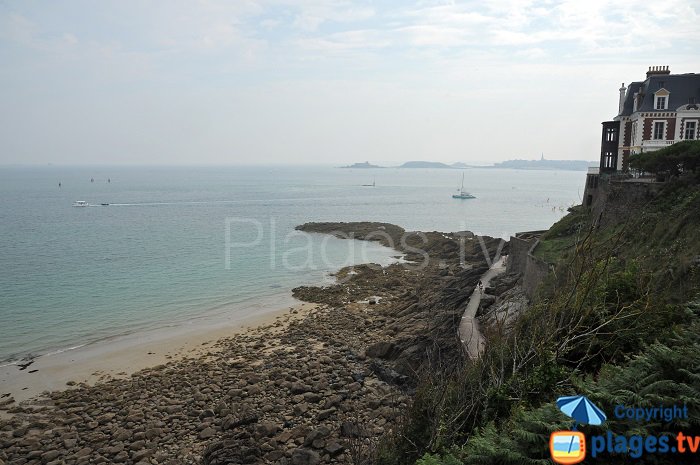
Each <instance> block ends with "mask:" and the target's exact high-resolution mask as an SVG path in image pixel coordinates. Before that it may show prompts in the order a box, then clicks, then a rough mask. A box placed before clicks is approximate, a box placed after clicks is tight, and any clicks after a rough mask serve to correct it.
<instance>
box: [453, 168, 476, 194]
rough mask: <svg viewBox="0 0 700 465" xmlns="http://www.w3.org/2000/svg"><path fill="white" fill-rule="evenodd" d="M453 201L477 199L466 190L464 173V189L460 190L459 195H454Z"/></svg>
mask: <svg viewBox="0 0 700 465" xmlns="http://www.w3.org/2000/svg"><path fill="white" fill-rule="evenodd" d="M452 198H453V199H475V198H476V197H474V196H473V195H471V194H470V193H469V192H467V191H465V190H464V172H462V187H460V188H459V194H453V195H452Z"/></svg>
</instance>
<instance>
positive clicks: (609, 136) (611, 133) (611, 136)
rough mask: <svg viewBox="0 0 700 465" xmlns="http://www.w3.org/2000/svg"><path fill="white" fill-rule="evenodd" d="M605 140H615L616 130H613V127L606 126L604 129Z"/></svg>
mask: <svg viewBox="0 0 700 465" xmlns="http://www.w3.org/2000/svg"><path fill="white" fill-rule="evenodd" d="M605 140H606V141H607V142H615V141H617V131H616V130H615V128H607V129H606V130H605Z"/></svg>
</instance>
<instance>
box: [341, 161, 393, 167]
mask: <svg viewBox="0 0 700 465" xmlns="http://www.w3.org/2000/svg"><path fill="white" fill-rule="evenodd" d="M341 168H361V169H367V168H384V166H379V165H373V164H371V163H370V162H368V161H366V162H364V163H354V164H352V165H348V166H341Z"/></svg>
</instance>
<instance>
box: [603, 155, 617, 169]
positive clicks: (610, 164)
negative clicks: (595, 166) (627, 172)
mask: <svg viewBox="0 0 700 465" xmlns="http://www.w3.org/2000/svg"><path fill="white" fill-rule="evenodd" d="M603 168H615V163H614V160H613V153H612V152H605V156H604V157H603Z"/></svg>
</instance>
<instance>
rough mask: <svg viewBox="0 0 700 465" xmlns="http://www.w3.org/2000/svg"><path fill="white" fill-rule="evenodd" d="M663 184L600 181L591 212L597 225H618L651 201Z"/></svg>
mask: <svg viewBox="0 0 700 465" xmlns="http://www.w3.org/2000/svg"><path fill="white" fill-rule="evenodd" d="M663 185H664V184H663V183H658V182H651V181H650V180H639V179H625V180H615V179H605V180H603V179H601V182H600V184H599V186H598V189H597V190H596V192H595V193H594V198H593V203H592V205H591V212H592V214H593V218H594V220H595V221H596V222H597V223H598V224H599V225H608V224H619V223H622V222H624V221H626V220H627V219H628V218H629V217H630V216H631V215H634V214H635V213H636V212H637V211H638V210H639V209H640V208H641V207H643V206H644V205H645V204H646V203H648V202H649V201H650V200H652V199H653V198H654V197H656V195H657V194H658V193H659V191H660V190H661V188H662V187H663Z"/></svg>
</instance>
